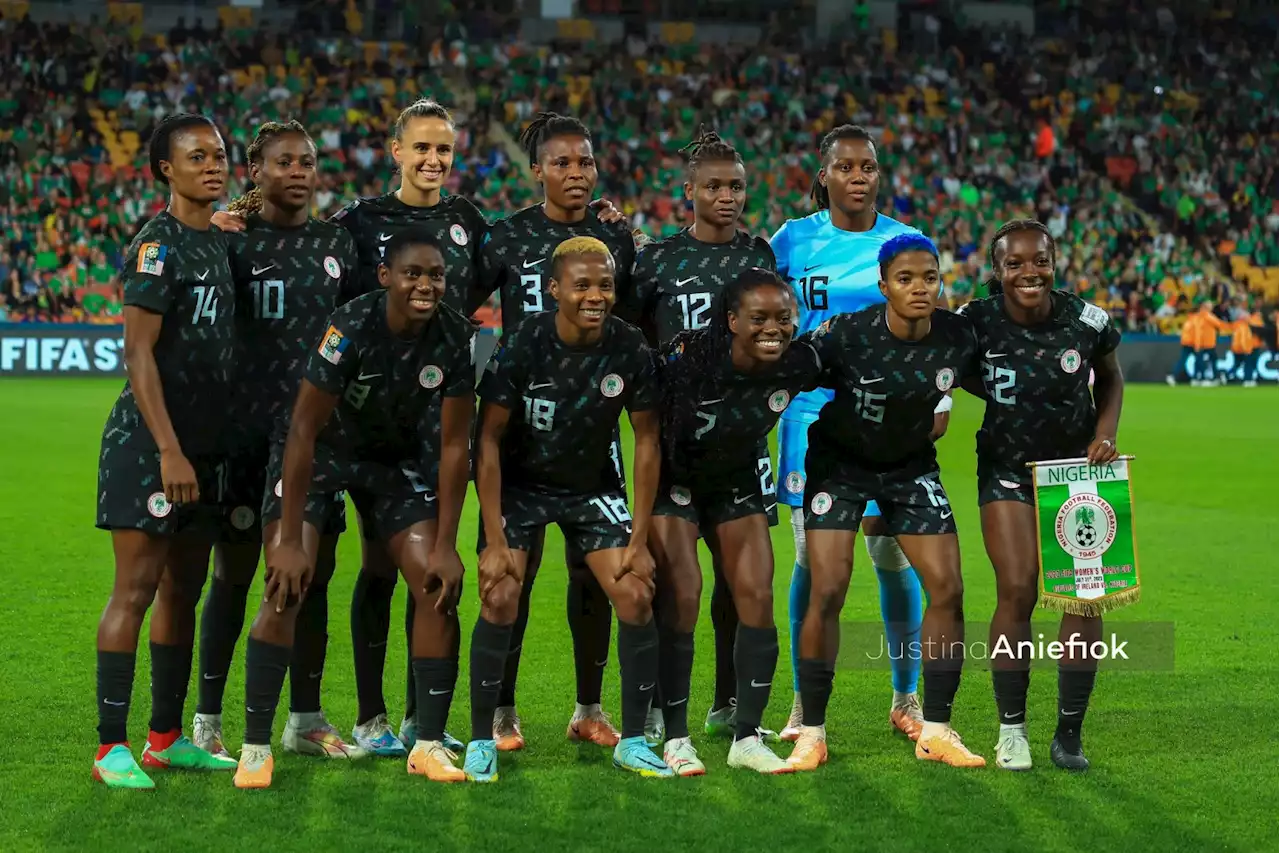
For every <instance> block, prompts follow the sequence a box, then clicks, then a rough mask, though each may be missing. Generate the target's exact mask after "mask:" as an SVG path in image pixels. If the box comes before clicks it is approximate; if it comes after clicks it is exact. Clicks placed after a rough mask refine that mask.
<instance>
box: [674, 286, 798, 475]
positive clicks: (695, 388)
mask: <svg viewBox="0 0 1280 853" xmlns="http://www.w3.org/2000/svg"><path fill="white" fill-rule="evenodd" d="M761 287H776V288H778V289H780V290H782V291H784V292H786V293H788V294H789V293H790V292H791V290H790V288H788V287H787V283H786V282H785V281H784V280H783V279H782V277H781V276H779V275H778V274H777V273H776V272H774V271H773V270H767V269H763V268H761V267H752V268H751V269H748V270H744V271H743V272H741V273H739V274H738V276H737V277H736V278H734V279H733V281H731V282H729V284H727V285H726V286H725V288H724V290H722V291H720V293H719V294H717V295H716V298H715V299H714V300H713V301H712V303H711V322H710V323H708V324H707V325H706V326H704V327H703V328H701V329H696V330H693V331H688V330H686V331H683V332H681V333H680V334H678V335H676V336H675V337H674V338H672V339H671V340H670V341H668V342H667V343H666V344H665V345H663V346H662V348H661V350H660V359H661V363H660V365H659V366H660V368H661V371H662V382H661V389H662V402H661V413H662V415H661V425H662V443H663V450H664V451H665V453H666V456H667V458H668V459H675V458H676V452H677V448H678V447H679V445H680V444H681V442H682V441H685V440H688V438H689V437H690V436H692V435H693V433H694V431H695V430H697V428H698V423H699V420H698V417H697V409H698V406H697V401H699V400H702V399H703V398H705V397H707V396H708V395H709V394H711V393H713V389H714V388H715V386H716V384H717V383H718V382H720V381H721V379H722V376H723V373H724V365H725V358H726V356H727V355H728V353H729V347H730V344H731V343H732V341H733V332H731V331H730V330H729V315H730V314H733V313H736V312H737V311H738V309H739V308H740V307H741V306H742V297H743V296H745V295H746V294H748V293H751V292H752V291H754V290H756V289H757V288H761Z"/></svg>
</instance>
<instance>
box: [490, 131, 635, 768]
mask: <svg viewBox="0 0 1280 853" xmlns="http://www.w3.org/2000/svg"><path fill="white" fill-rule="evenodd" d="M520 144H521V145H522V146H523V147H524V150H525V152H526V153H527V154H528V156H529V164H530V166H531V167H532V168H533V174H534V176H535V177H536V178H537V180H538V182H539V183H541V184H542V189H543V200H542V203H541V204H536V205H533V206H531V207H527V208H525V209H524V210H521V211H518V212H516V213H514V214H512V215H511V216H509V217H507V218H506V219H504V220H502V221H501V222H498V223H497V224H495V225H494V226H493V227H492V228H491V229H490V231H489V233H488V235H487V236H486V238H485V245H484V251H483V254H482V256H481V261H480V263H481V273H480V278H479V284H480V286H479V288H478V289H477V291H476V292H475V293H474V294H472V297H471V300H470V302H469V303H468V306H467V307H468V309H469V310H474V309H475V308H477V307H479V306H480V305H481V304H482V303H483V302H484V301H485V300H486V299H488V298H489V295H490V294H492V293H493V292H494V291H495V290H496V291H497V292H498V298H499V300H500V301H501V305H502V328H503V334H504V335H509V334H511V333H512V332H513V331H515V329H516V328H517V327H518V326H519V325H520V324H521V322H523V321H524V320H525V319H526V318H528V317H531V316H533V315H535V314H537V313H539V312H542V311H550V310H554V309H555V307H556V299H555V295H554V294H553V293H551V292H549V291H548V289H547V280H548V278H549V277H550V265H551V256H552V254H553V253H554V251H555V249H556V247H557V246H559V245H560V244H561V243H563V242H564V241H565V240H568V239H571V238H573V237H579V236H584V237H592V238H594V239H597V240H599V241H600V242H602V243H604V245H605V246H607V247H608V249H609V251H610V254H611V255H612V256H613V258H614V259H615V261H616V267H615V269H614V272H613V279H614V292H615V293H616V294H618V301H619V303H620V304H623V305H626V304H629V301H630V296H629V294H630V292H631V269H632V266H633V262H634V258H635V244H634V241H633V238H632V235H631V232H630V231H628V229H627V227H626V225H625V224H623V223H622V222H620V221H618V219H617V217H616V216H614V215H613V211H611V210H609V211H606V210H604V209H600V210H597V209H595V207H594V203H593V202H592V201H591V198H592V195H593V194H594V193H595V188H596V180H597V178H598V173H597V171H596V161H595V155H594V151H593V149H592V144H591V134H590V133H589V132H588V131H587V128H586V127H585V126H583V124H582V123H581V122H580V121H578V120H577V119H573V118H569V117H568V116H562V115H557V114H555V113H540V114H539V115H538V116H537V117H536V118H535V119H534V120H533V121H532V122H530V123H529V126H528V127H526V128H525V130H524V132H523V133H522V134H521V135H520ZM615 438H616V437H615ZM612 453H613V458H614V462H615V463H616V465H617V468H618V476H619V478H621V477H622V463H621V456H620V454H621V445H620V444H617V443H616V442H615V447H614V449H613V451H612ZM541 561H542V538H541V533H539V534H538V538H537V539H536V541H534V542H533V543H532V544H531V545H530V551H529V558H528V562H527V564H526V569H525V573H524V590H523V592H522V593H521V596H522V597H521V602H520V613H519V616H518V617H517V619H516V623H515V627H514V629H513V630H512V632H511V654H510V656H509V658H508V660H507V667H506V671H505V674H504V676H503V688H502V691H503V692H502V696H501V699H500V702H499V705H498V708H497V711H496V716H495V717H494V724H493V729H494V731H493V737H494V739H495V740H496V741H497V743H498V748H499V749H501V750H503V751H508V750H517V749H521V748H523V746H524V742H525V741H524V735H523V734H522V732H521V730H520V718H519V716H518V715H517V713H516V707H515V705H516V677H517V675H518V672H519V666H520V651H521V649H522V648H523V646H524V632H525V628H526V626H527V625H528V621H529V596H530V594H531V592H532V590H533V583H534V579H535V578H536V577H537V573H538V568H539V565H540V564H541ZM565 563H566V565H567V566H569V585H568V599H567V602H566V609H567V611H568V621H569V630H570V633H571V634H572V636H573V659H574V671H575V674H576V676H577V693H578V696H577V704H576V707H575V709H574V713H573V715H572V716H571V717H570V719H569V726H568V729H567V731H566V735H567V736H568V737H569V739H570V740H575V741H591V742H592V743H596V744H599V745H601V746H609V747H612V746H614V745H616V744H617V742H618V730H617V729H615V728H614V726H613V723H612V722H611V721H610V719H609V717H608V715H607V714H605V713H604V711H603V710H601V707H600V694H601V686H602V683H603V680H604V666H605V663H606V662H607V660H608V657H609V633H610V627H611V626H610V622H611V618H612V614H611V613H610V610H609V598H608V596H607V595H605V593H604V590H603V589H601V587H600V585H599V584H598V583H596V581H595V579H594V578H593V577H592V572H591V570H590V569H588V568H587V566H586V563H585V560H584V558H583V555H582V554H580V553H576V552H575V551H574V550H573V547H572V545H571V544H570V545H568V546H567V550H566V552H565Z"/></svg>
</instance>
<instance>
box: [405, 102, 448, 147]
mask: <svg viewBox="0 0 1280 853" xmlns="http://www.w3.org/2000/svg"><path fill="white" fill-rule="evenodd" d="M415 118H438V119H440V120H441V121H445V122H448V123H449V126H450V127H453V116H452V115H450V114H449V111H448V110H447V109H445V108H444V106H442V105H441V104H440V102H439V101H434V100H432V99H431V98H419V99H418V100H416V101H414V102H413V103H412V104H410V105H409V106H407V107H405V108H404V109H403V110H401V111H400V115H398V116H396V123H395V125H394V126H392V129H391V138H392V139H396V140H399V139H403V138H404V129H405V127H407V126H408V124H409V122H411V121H413V120H414V119H415Z"/></svg>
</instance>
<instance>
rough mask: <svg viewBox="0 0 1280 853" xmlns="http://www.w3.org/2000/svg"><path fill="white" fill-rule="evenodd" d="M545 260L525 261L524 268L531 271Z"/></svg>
mask: <svg viewBox="0 0 1280 853" xmlns="http://www.w3.org/2000/svg"><path fill="white" fill-rule="evenodd" d="M545 260H546V258H538V259H537V260H536V261H525V262H524V268H525V269H527V270H529V269H533V268H534V267H536V266H537V265H538V264H540V263H542V262H543V261H545Z"/></svg>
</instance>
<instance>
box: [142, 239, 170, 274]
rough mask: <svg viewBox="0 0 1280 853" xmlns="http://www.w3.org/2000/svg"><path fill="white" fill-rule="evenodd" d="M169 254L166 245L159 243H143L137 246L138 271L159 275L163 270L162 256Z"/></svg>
mask: <svg viewBox="0 0 1280 853" xmlns="http://www.w3.org/2000/svg"><path fill="white" fill-rule="evenodd" d="M167 254H169V249H168V247H166V246H161V245H160V244H159V243H143V244H142V245H141V246H139V247H138V272H140V273H146V274H147V275H161V274H162V273H163V272H164V258H165V255H167Z"/></svg>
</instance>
